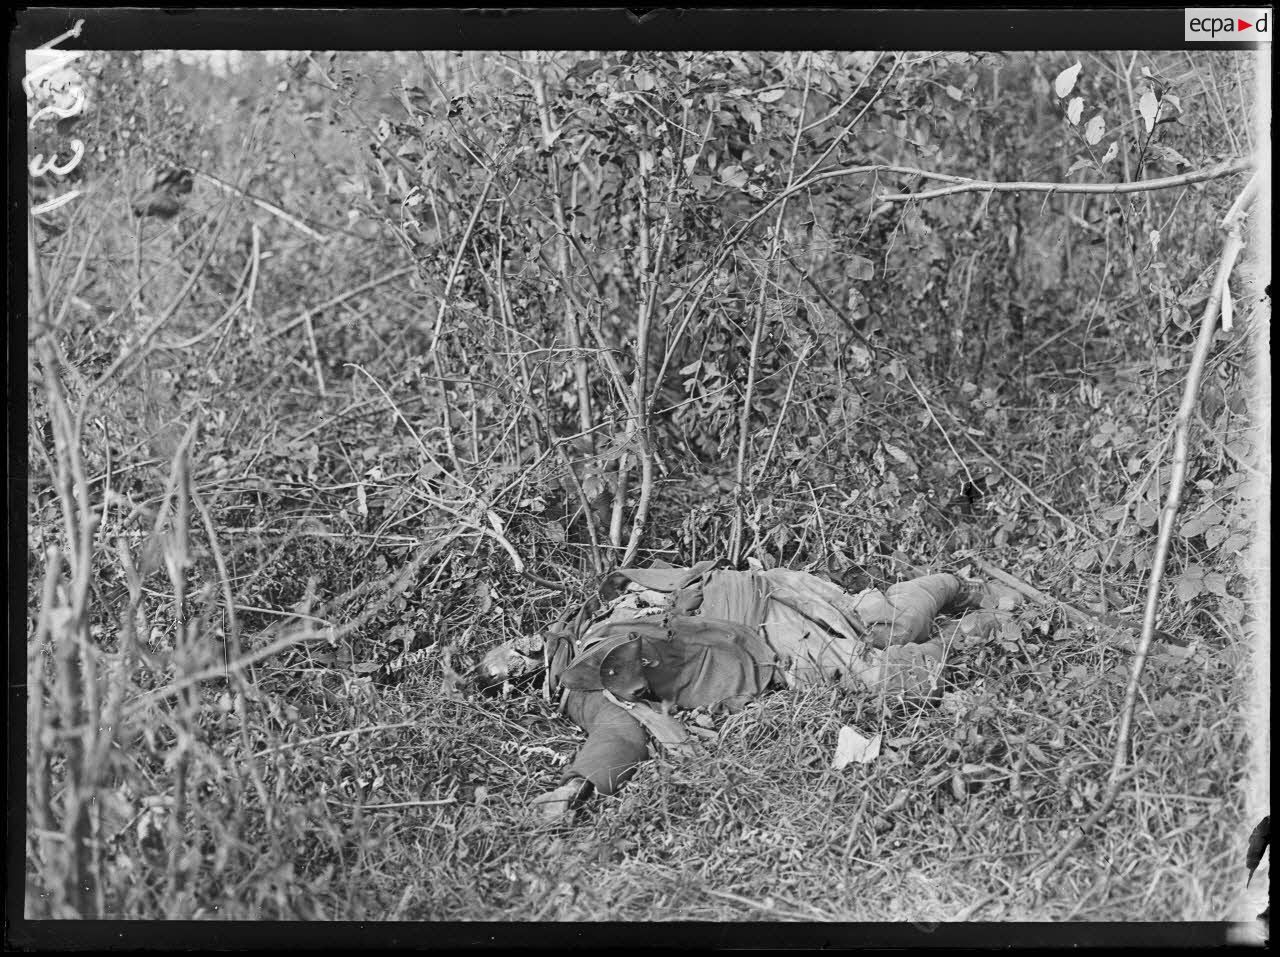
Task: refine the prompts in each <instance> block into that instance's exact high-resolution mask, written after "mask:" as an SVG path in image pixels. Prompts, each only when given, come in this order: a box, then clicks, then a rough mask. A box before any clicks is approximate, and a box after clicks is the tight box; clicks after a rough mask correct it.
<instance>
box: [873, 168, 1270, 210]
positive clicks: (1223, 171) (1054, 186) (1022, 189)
mask: <svg viewBox="0 0 1280 957" xmlns="http://www.w3.org/2000/svg"><path fill="white" fill-rule="evenodd" d="M1253 168H1254V164H1253V160H1252V159H1234V160H1229V161H1228V162H1226V163H1220V164H1219V165H1217V166H1211V167H1209V168H1208V169H1201V170H1193V171H1192V172H1190V173H1179V174H1178V175H1177V176H1164V177H1161V178H1159V179H1144V180H1138V181H1137V182H1133V183H1045V182H1017V183H997V182H989V181H985V180H977V179H973V180H964V179H963V178H962V177H956V179H959V180H961V181H960V182H957V183H956V184H955V185H953V186H942V187H939V188H938V189H927V190H924V191H923V192H920V193H881V194H880V196H879V197H877V198H878V199H879V200H880V201H881V202H883V203H902V202H907V201H908V200H913V199H937V198H938V197H939V196H953V195H955V194H956V193H988V192H989V193H1093V194H1105V195H1111V194H1118V193H1149V192H1151V191H1152V190H1157V189H1169V188H1170V187H1173V186H1187V185H1189V184H1191V183H1203V182H1206V181H1208V180H1211V179H1221V178H1222V177H1224V176H1231V175H1232V174H1233V173H1243V172H1244V171H1245V170H1249V169H1253ZM926 175H929V176H930V178H932V179H941V178H942V177H940V176H938V175H937V174H926Z"/></svg>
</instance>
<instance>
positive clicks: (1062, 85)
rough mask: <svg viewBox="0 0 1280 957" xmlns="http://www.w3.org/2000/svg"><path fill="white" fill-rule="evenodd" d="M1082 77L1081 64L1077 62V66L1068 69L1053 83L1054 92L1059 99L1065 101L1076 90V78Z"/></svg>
mask: <svg viewBox="0 0 1280 957" xmlns="http://www.w3.org/2000/svg"><path fill="white" fill-rule="evenodd" d="M1079 75H1080V62H1079V61H1078V60H1077V61H1076V63H1075V65H1073V66H1069V67H1067V68H1066V69H1065V70H1063V71H1062V72H1061V73H1059V74H1058V76H1057V78H1056V79H1055V80H1054V81H1053V92H1054V93H1056V94H1057V95H1058V99H1063V98H1064V97H1065V96H1066V95H1067V94H1068V93H1070V92H1071V91H1072V89H1074V88H1075V85H1076V77H1078V76H1079Z"/></svg>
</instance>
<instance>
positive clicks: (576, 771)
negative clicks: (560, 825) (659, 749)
mask: <svg viewBox="0 0 1280 957" xmlns="http://www.w3.org/2000/svg"><path fill="white" fill-rule="evenodd" d="M565 710H566V712H567V713H568V715H569V717H570V718H572V719H573V721H574V722H575V723H576V724H577V725H578V726H579V727H581V728H582V729H583V730H585V731H586V732H587V742H586V744H584V745H583V746H582V750H580V751H579V752H578V755H577V757H576V758H575V759H574V761H573V763H572V764H571V765H569V767H568V768H567V769H566V770H565V772H564V775H563V776H562V778H561V782H560V786H559V787H557V788H555V789H554V790H552V791H549V792H547V793H546V794H543V795H540V796H539V797H537V798H535V799H534V802H533V803H534V805H535V806H538V807H539V808H540V809H541V812H542V814H543V816H544V817H546V818H549V819H553V818H557V817H560V816H562V815H564V814H566V813H567V812H568V811H569V810H571V809H572V808H573V806H574V805H575V804H576V803H578V802H579V801H581V800H582V799H583V798H585V797H586V796H587V795H589V794H590V793H591V791H592V790H594V791H597V792H599V793H600V794H614V793H615V792H616V791H617V790H618V788H620V787H621V786H622V785H623V783H625V782H626V780H627V779H628V778H629V777H631V775H632V774H633V773H634V772H635V768H636V765H638V764H639V763H640V762H641V761H644V760H645V759H646V758H647V757H648V756H649V751H648V747H647V736H646V734H645V730H644V727H643V726H642V725H641V724H640V722H638V721H637V720H636V719H635V718H633V717H632V716H631V714H629V713H628V712H627V711H626V710H625V709H623V708H620V707H618V706H617V705H616V704H613V703H612V702H610V701H608V700H606V699H605V697H604V694H603V693H602V692H599V691H570V692H569V696H568V699H567V700H566V702H565Z"/></svg>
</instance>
